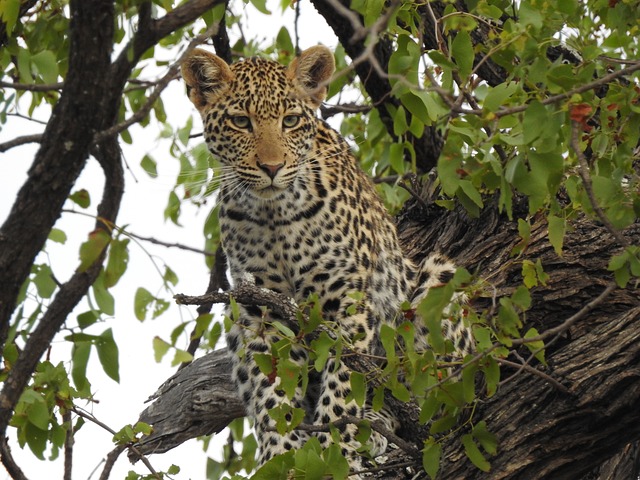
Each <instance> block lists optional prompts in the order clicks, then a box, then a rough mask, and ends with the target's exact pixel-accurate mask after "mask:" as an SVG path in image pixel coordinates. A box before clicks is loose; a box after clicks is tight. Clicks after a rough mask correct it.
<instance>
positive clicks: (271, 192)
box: [251, 185, 289, 201]
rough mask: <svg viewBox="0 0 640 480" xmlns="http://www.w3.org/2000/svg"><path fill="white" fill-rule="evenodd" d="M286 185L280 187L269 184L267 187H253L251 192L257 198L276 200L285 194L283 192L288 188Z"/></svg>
mask: <svg viewBox="0 0 640 480" xmlns="http://www.w3.org/2000/svg"><path fill="white" fill-rule="evenodd" d="M288 187H289V186H288V185H286V186H283V187H280V186H276V185H269V186H267V187H264V188H261V189H254V190H251V193H252V194H253V195H254V196H255V197H256V198H259V199H261V200H271V201H273V200H278V199H280V198H282V197H283V196H284V194H285V192H286V191H287V189H288Z"/></svg>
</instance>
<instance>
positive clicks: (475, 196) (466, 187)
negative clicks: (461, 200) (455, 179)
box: [458, 180, 484, 208]
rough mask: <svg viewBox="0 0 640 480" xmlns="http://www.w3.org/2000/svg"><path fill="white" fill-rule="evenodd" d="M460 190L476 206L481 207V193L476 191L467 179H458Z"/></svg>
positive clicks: (482, 205)
mask: <svg viewBox="0 0 640 480" xmlns="http://www.w3.org/2000/svg"><path fill="white" fill-rule="evenodd" d="M458 184H459V185H460V188H461V189H462V191H463V192H464V193H465V194H466V195H467V196H468V197H469V198H470V199H471V201H472V202H473V203H475V204H476V205H477V206H478V207H480V208H483V207H484V203H483V201H482V195H480V192H478V189H477V188H476V187H475V186H474V185H473V183H471V182H470V181H469V180H460V182H459V183H458Z"/></svg>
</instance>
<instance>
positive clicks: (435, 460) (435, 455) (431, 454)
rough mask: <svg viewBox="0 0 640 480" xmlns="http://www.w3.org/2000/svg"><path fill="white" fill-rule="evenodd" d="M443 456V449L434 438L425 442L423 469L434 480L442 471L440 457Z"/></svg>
mask: <svg viewBox="0 0 640 480" xmlns="http://www.w3.org/2000/svg"><path fill="white" fill-rule="evenodd" d="M441 456H442V447H441V446H440V444H439V443H436V441H435V440H434V439H433V438H429V440H427V441H426V442H425V445H424V449H423V450H422V467H423V468H424V471H425V472H427V475H429V477H430V478H432V479H434V480H435V478H436V477H437V476H438V470H439V469H440V457H441Z"/></svg>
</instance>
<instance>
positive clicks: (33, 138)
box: [0, 133, 42, 153]
mask: <svg viewBox="0 0 640 480" xmlns="http://www.w3.org/2000/svg"><path fill="white" fill-rule="evenodd" d="M41 141H42V134H41V133H36V134H34V135H23V136H22V137H16V138H14V139H13V140H9V141H8V142H4V143H0V153H2V152H6V151H7V150H9V149H11V148H13V147H19V146H20V145H26V144H27V143H40V142H41Z"/></svg>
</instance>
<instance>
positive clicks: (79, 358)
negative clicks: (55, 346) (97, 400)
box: [71, 342, 91, 390]
mask: <svg viewBox="0 0 640 480" xmlns="http://www.w3.org/2000/svg"><path fill="white" fill-rule="evenodd" d="M90 354H91V342H76V343H74V345H73V349H72V351H71V362H72V368H71V378H72V379H73V383H74V384H75V386H76V388H77V389H78V390H85V389H88V388H89V387H90V385H89V380H88V379H87V364H88V363H89V356H90Z"/></svg>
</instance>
